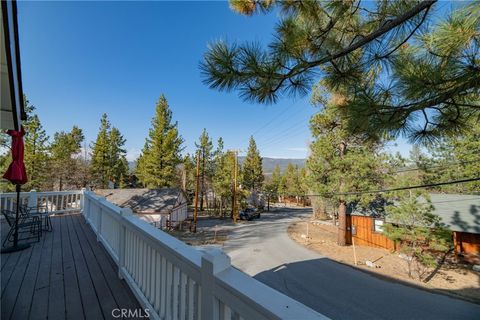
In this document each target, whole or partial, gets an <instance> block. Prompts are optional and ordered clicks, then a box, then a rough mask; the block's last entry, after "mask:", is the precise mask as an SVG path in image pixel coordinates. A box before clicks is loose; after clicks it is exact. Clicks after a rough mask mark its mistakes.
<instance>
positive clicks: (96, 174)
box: [90, 113, 111, 188]
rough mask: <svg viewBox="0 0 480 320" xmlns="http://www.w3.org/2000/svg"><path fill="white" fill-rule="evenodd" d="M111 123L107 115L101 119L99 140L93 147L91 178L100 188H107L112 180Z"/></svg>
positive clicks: (97, 139)
mask: <svg viewBox="0 0 480 320" xmlns="http://www.w3.org/2000/svg"><path fill="white" fill-rule="evenodd" d="M110 128H111V125H110V122H109V121H108V117H107V114H106V113H104V114H103V115H102V118H101V119H100V129H99V131H98V134H97V138H96V140H95V142H94V143H93V145H92V146H91V149H92V154H91V165H90V170H91V176H92V179H93V182H94V184H95V185H96V186H97V187H99V188H107V187H108V182H109V180H110V176H109V174H110V162H109V148H110V145H109V141H108V140H109V132H110Z"/></svg>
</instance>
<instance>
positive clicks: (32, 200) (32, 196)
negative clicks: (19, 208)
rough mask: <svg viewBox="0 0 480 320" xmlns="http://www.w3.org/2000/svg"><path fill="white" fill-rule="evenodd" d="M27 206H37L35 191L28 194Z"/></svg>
mask: <svg viewBox="0 0 480 320" xmlns="http://www.w3.org/2000/svg"><path fill="white" fill-rule="evenodd" d="M28 206H29V207H35V208H36V207H37V206H38V198H37V190H35V189H33V190H31V191H30V192H29V193H28Z"/></svg>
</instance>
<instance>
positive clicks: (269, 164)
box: [128, 157, 306, 174]
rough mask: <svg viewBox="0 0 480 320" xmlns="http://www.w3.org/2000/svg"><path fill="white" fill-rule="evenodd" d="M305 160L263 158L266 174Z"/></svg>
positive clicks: (299, 164)
mask: <svg viewBox="0 0 480 320" xmlns="http://www.w3.org/2000/svg"><path fill="white" fill-rule="evenodd" d="M244 160H245V157H238V162H239V163H243V161H244ZM305 161H306V159H286V158H266V157H264V158H263V162H262V164H263V173H265V174H271V173H272V172H273V169H275V166H276V165H277V164H278V165H279V166H280V170H281V171H282V172H284V171H285V169H287V166H288V164H289V163H291V164H293V165H296V166H298V167H299V168H301V167H303V166H305ZM128 166H129V167H130V169H133V168H135V162H134V161H129V162H128Z"/></svg>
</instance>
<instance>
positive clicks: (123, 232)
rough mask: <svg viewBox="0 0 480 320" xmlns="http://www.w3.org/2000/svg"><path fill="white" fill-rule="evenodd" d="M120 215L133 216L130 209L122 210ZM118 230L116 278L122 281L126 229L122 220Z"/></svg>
mask: <svg viewBox="0 0 480 320" xmlns="http://www.w3.org/2000/svg"><path fill="white" fill-rule="evenodd" d="M120 215H121V216H122V217H128V216H131V215H133V212H132V209H130V208H122V209H121V210H120ZM120 221H121V222H120V230H119V232H118V237H119V239H118V243H119V249H118V277H119V278H120V279H123V268H124V267H125V241H126V239H125V237H126V234H127V227H126V225H125V223H124V222H123V218H122V219H121V220H120Z"/></svg>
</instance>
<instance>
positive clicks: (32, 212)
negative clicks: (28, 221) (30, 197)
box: [20, 205, 53, 232]
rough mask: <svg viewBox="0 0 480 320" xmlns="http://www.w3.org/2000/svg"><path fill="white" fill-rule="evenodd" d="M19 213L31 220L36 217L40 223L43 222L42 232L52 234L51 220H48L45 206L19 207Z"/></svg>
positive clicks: (48, 216)
mask: <svg viewBox="0 0 480 320" xmlns="http://www.w3.org/2000/svg"><path fill="white" fill-rule="evenodd" d="M20 212H21V213H22V214H23V215H25V216H29V217H32V218H35V217H37V218H38V219H40V221H43V222H44V223H43V224H44V225H45V226H44V228H43V231H47V232H52V230H53V227H52V220H51V219H50V214H49V212H48V208H47V206H36V207H29V206H28V205H23V206H20Z"/></svg>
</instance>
